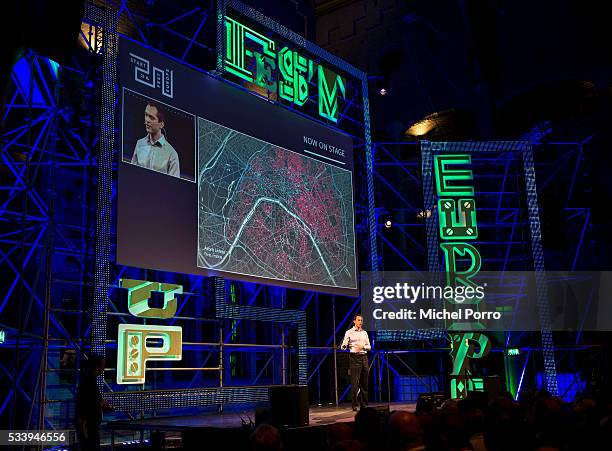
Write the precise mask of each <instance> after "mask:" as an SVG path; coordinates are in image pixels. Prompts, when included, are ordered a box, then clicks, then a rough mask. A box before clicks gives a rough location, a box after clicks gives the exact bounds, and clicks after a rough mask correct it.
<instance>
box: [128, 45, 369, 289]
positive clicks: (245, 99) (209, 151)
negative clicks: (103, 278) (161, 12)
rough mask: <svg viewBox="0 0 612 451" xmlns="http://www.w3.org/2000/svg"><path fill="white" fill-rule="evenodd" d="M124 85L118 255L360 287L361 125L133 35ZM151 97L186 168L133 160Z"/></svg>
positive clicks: (306, 283) (235, 275)
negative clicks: (355, 133)
mask: <svg viewBox="0 0 612 451" xmlns="http://www.w3.org/2000/svg"><path fill="white" fill-rule="evenodd" d="M120 87H121V99H122V105H121V115H122V128H121V141H122V142H121V144H122V158H121V159H120V161H119V162H118V177H119V185H118V186H119V187H118V214H117V216H118V217H117V263H119V264H123V265H128V266H134V267H140V268H148V269H155V270H163V271H171V272H179V273H186V274H201V275H222V276H225V277H228V278H230V279H238V280H245V281H251V282H260V283H268V284H273V285H280V286H286V287H292V288H303V289H309V290H316V291H321V292H330V293H336V294H345V295H357V294H358V288H357V287H358V285H357V261H356V253H355V223H354V200H353V199H354V195H353V142H352V139H351V138H350V137H349V136H347V135H345V134H343V133H341V132H339V131H337V130H335V129H332V128H329V127H327V126H325V125H322V124H320V123H317V122H315V121H313V120H310V119H308V118H305V117H303V116H300V115H298V114H296V113H292V112H291V111H289V110H287V109H285V108H283V107H280V106H278V105H275V104H273V103H270V102H267V101H266V100H265V99H262V98H260V97H257V96H255V95H253V94H250V93H248V92H246V91H243V90H242V89H240V88H237V87H234V86H232V85H229V84H228V83H226V82H223V81H220V80H217V79H215V78H213V77H211V76H209V75H207V74H205V73H201V72H199V71H197V70H195V69H192V68H190V67H187V66H185V65H183V64H181V63H179V62H176V61H174V60H172V59H170V58H168V57H165V56H163V55H161V54H159V53H157V52H155V51H152V50H151V49H147V48H144V47H142V46H140V45H138V44H136V43H133V42H131V41H127V40H122V41H121V48H120ZM149 101H153V102H155V103H156V104H158V105H160V107H161V108H162V109H163V112H164V115H165V127H166V130H167V136H166V138H167V142H168V143H170V144H171V145H172V147H173V148H174V149H175V150H176V153H177V155H178V159H179V161H180V169H181V170H180V177H177V176H172V175H169V174H166V173H163V172H158V171H156V170H154V169H149V168H146V167H141V166H138V165H136V164H132V163H131V158H132V155H133V153H134V148H135V144H136V141H137V140H139V139H141V138H144V137H145V136H146V131H145V127H144V108H145V106H146V104H147V102H149ZM143 151H144V152H145V153H148V152H151V155H153V154H155V153H160V154H161V153H163V152H162V151H161V150H160V149H159V148H145V149H143ZM158 170H159V167H158Z"/></svg>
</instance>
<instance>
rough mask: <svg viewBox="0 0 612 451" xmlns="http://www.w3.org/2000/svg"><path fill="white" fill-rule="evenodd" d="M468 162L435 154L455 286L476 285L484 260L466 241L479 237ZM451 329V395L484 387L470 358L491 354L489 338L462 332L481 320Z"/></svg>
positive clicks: (450, 279) (449, 276)
mask: <svg viewBox="0 0 612 451" xmlns="http://www.w3.org/2000/svg"><path fill="white" fill-rule="evenodd" d="M469 164H471V158H470V155H454V154H453V155H448V154H447V155H434V173H435V178H436V191H437V194H438V196H439V200H438V216H439V232H440V238H441V239H442V241H443V242H442V243H441V244H440V248H441V249H442V252H443V254H444V263H445V270H446V284H447V285H448V286H452V287H456V286H458V285H464V286H471V287H475V286H476V283H475V282H474V281H473V280H472V279H473V277H474V276H475V275H476V274H478V272H479V271H480V265H481V262H482V259H481V257H480V252H479V251H478V249H477V248H476V247H475V246H474V245H473V244H471V243H469V242H466V241H470V240H475V239H476V238H477V237H478V224H477V222H476V201H475V200H474V198H473V196H474V186H473V183H472V180H473V176H472V171H471V170H469V169H464V168H461V166H462V165H469ZM457 166H459V168H458V167H457ZM451 182H452V183H451ZM466 261H468V262H469V263H468V264H466ZM459 262H460V265H459V264H458V263H459ZM460 266H461V268H460ZM466 266H467V268H466ZM448 329H449V331H457V332H454V333H453V332H451V335H450V341H451V357H452V360H453V369H452V372H451V397H452V398H465V397H467V394H468V392H470V391H483V389H484V381H483V380H482V378H477V377H473V376H472V373H471V370H470V359H479V358H482V357H484V356H485V355H487V354H488V352H489V350H490V348H491V344H490V342H489V338H488V337H487V336H486V335H484V334H482V333H478V332H460V331H466V330H467V331H478V330H481V329H482V324H480V323H479V322H456V323H453V324H451V325H450V326H449V327H448Z"/></svg>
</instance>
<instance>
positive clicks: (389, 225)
mask: <svg viewBox="0 0 612 451" xmlns="http://www.w3.org/2000/svg"><path fill="white" fill-rule="evenodd" d="M392 226H393V221H391V220H390V219H387V220H386V221H385V228H387V229H390V228H391V227H392Z"/></svg>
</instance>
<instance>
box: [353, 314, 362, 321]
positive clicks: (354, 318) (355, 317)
mask: <svg viewBox="0 0 612 451" xmlns="http://www.w3.org/2000/svg"><path fill="white" fill-rule="evenodd" d="M358 316H360V317H361V319H363V315H362V314H361V313H357V314H356V315H355V316H354V317H353V321H354V320H356V319H357V317H358Z"/></svg>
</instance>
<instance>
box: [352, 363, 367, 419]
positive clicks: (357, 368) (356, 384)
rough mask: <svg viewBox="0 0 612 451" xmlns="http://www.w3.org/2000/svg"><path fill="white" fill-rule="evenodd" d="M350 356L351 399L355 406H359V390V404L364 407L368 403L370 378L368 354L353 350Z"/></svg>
mask: <svg viewBox="0 0 612 451" xmlns="http://www.w3.org/2000/svg"><path fill="white" fill-rule="evenodd" d="M349 356H350V369H351V384H352V386H351V399H352V401H353V408H356V407H357V390H359V404H360V405H361V406H362V407H364V406H367V405H368V378H369V376H370V367H369V365H368V356H367V354H357V353H355V352H352V353H350V354H349Z"/></svg>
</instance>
